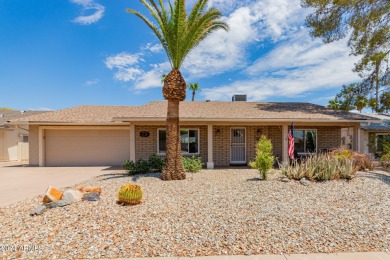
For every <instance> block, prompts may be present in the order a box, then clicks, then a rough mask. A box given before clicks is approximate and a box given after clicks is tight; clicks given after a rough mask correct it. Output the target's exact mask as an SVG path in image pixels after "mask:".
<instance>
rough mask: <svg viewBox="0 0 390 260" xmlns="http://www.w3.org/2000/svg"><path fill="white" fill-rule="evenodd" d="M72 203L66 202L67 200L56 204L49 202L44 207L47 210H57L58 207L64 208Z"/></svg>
mask: <svg viewBox="0 0 390 260" xmlns="http://www.w3.org/2000/svg"><path fill="white" fill-rule="evenodd" d="M71 203H72V202H70V201H68V200H59V201H56V202H50V203H47V204H45V205H44V206H45V207H46V208H47V209H52V208H58V207H64V206H67V205H69V204H71Z"/></svg>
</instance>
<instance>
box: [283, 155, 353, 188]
mask: <svg viewBox="0 0 390 260" xmlns="http://www.w3.org/2000/svg"><path fill="white" fill-rule="evenodd" d="M280 170H281V172H282V174H283V175H285V176H286V177H287V178H290V179H295V180H300V179H302V178H307V179H309V180H317V181H324V180H334V179H351V178H352V176H353V175H354V174H355V173H356V172H357V171H358V169H357V167H356V166H354V164H353V160H351V159H345V158H341V159H339V158H337V157H335V156H332V155H331V154H319V155H312V156H309V157H307V158H306V159H305V160H304V161H301V162H294V163H292V164H286V165H280Z"/></svg>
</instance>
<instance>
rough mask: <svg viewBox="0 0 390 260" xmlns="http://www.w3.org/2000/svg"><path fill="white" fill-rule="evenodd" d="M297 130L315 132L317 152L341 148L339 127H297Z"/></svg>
mask: <svg viewBox="0 0 390 260" xmlns="http://www.w3.org/2000/svg"><path fill="white" fill-rule="evenodd" d="M295 129H296V130H298V129H308V130H311V129H313V130H317V151H318V152H321V151H322V150H325V149H333V148H338V147H340V146H341V127H340V126H299V127H295Z"/></svg>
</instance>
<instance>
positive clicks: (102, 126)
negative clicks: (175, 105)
mask: <svg viewBox="0 0 390 260" xmlns="http://www.w3.org/2000/svg"><path fill="white" fill-rule="evenodd" d="M166 112H167V102H165V101H157V102H150V103H148V104H146V105H143V106H78V107H72V108H68V109H63V110H59V111H53V112H49V113H45V114H40V115H34V116H29V117H25V118H23V119H18V120H13V121H11V122H10V123H12V124H28V125H29V129H30V131H29V132H30V134H29V137H30V153H29V161H30V164H31V165H36V166H38V165H39V166H90V165H120V164H122V162H123V161H124V160H138V159H141V158H143V159H147V158H148V157H149V156H150V155H152V154H157V155H159V156H164V154H165V142H166V132H165V119H166ZM371 120H375V119H374V118H371V117H368V116H364V115H358V114H353V113H348V112H342V111H334V110H333V109H329V108H326V107H323V106H319V105H314V104H310V103H286V102H283V103H278V102H269V103H267V102H209V101H206V102H204V101H203V102H181V104H180V122H181V123H180V125H181V147H182V152H183V155H186V156H192V155H195V156H201V157H202V160H203V161H204V163H205V165H207V168H214V167H215V166H229V165H246V164H247V163H248V162H249V161H251V160H253V159H254V157H255V153H256V151H255V146H256V143H257V141H258V139H259V137H260V136H261V135H266V136H267V137H268V138H269V139H271V140H272V144H273V149H274V154H275V156H277V157H278V158H279V160H284V161H285V160H287V158H288V155H287V145H288V144H287V143H288V129H289V126H290V125H291V122H294V125H295V131H294V137H295V148H296V152H297V153H298V154H299V155H307V154H310V153H315V152H319V151H322V150H327V149H332V148H337V147H340V145H341V141H342V140H341V129H342V128H352V129H353V132H354V133H356V134H355V135H354V136H355V137H354V138H355V139H356V140H358V139H357V138H358V132H359V127H360V123H362V122H370V121H371ZM352 148H353V149H354V150H358V149H359V147H358V142H357V141H356V142H354V146H353V147H352Z"/></svg>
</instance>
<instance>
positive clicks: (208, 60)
mask: <svg viewBox="0 0 390 260" xmlns="http://www.w3.org/2000/svg"><path fill="white" fill-rule="evenodd" d="M256 21H257V18H256V17H255V16H254V14H253V13H252V12H251V10H250V8H249V7H242V8H239V9H237V10H235V11H234V12H233V13H232V14H231V15H230V16H229V17H228V18H226V22H227V23H228V24H229V26H230V30H229V31H228V32H225V31H224V30H218V31H216V32H214V33H213V34H211V35H210V36H209V37H208V38H206V39H205V40H204V41H203V42H202V43H201V44H200V45H199V46H198V47H197V48H195V49H194V50H193V51H192V52H191V53H190V54H189V56H188V57H187V59H186V61H185V63H184V65H183V67H184V72H185V73H186V74H188V75H189V77H191V78H201V77H206V76H212V75H216V74H220V73H223V72H226V71H229V70H232V69H235V70H237V69H240V68H243V67H244V66H245V65H246V53H245V52H246V50H245V48H246V47H247V46H248V45H249V44H250V43H254V42H256V41H257V35H258V29H257V27H256V26H254V24H255V23H256Z"/></svg>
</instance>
